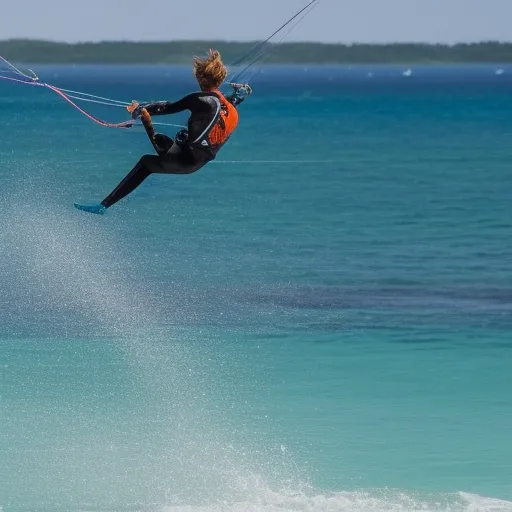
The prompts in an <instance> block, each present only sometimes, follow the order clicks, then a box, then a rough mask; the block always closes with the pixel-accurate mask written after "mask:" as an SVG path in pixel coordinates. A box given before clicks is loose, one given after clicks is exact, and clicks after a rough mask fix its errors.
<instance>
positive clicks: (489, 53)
mask: <svg viewBox="0 0 512 512" xmlns="http://www.w3.org/2000/svg"><path fill="white" fill-rule="evenodd" d="M254 44H255V43H240V42H227V41H171V42H99V43H76V44H69V43H57V42H51V41H36V40H28V39H11V40H7V41H0V55H2V56H4V57H6V58H7V59H8V60H11V61H14V62H18V63H30V64H189V63H190V62H191V57H192V56H193V55H202V54H204V53H205V52H206V51H207V50H208V49H209V48H216V49H218V50H219V51H220V52H221V53H222V55H223V57H224V60H225V61H226V62H227V63H229V62H231V61H234V60H235V59H237V58H239V57H240V56H242V55H244V54H246V53H247V52H248V51H249V50H250V49H251V48H252V47H253V46H254ZM265 62H268V63H269V64H443V63H446V64H448V63H508V62H512V43H499V42H493V41H489V42H481V43H468V44H455V45H442V44H421V43H410V44H409V43H395V44H353V45H343V44H322V43H283V44H276V45H269V47H268V49H267V52H266V55H265Z"/></svg>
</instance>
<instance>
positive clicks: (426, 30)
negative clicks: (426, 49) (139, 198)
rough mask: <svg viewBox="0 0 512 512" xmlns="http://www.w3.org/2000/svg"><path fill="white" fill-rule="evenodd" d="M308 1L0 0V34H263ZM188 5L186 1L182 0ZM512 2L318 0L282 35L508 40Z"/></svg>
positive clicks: (65, 37)
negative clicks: (298, 24)
mask: <svg viewBox="0 0 512 512" xmlns="http://www.w3.org/2000/svg"><path fill="white" fill-rule="evenodd" d="M306 3H307V0H214V1H211V0H180V1H178V0H148V1H146V2H142V1H141V0H80V1H77V0H44V1H41V0H0V4H2V5H3V9H2V13H1V16H0V39H8V38H14V37H23V38H25V37H30V38H43V39H50V40H56V41H73V42H75V41H98V40H145V41H149V40H153V41H155V40H158V41H162V40H165V41H168V40H172V39H227V40H241V41H243V40H255V39H261V38H265V37H267V36H268V35H270V34H271V33H272V32H273V31H274V30H275V29H276V28H277V27H279V26H280V25H281V24H282V23H283V22H284V21H286V19H287V18H289V17H290V16H291V15H292V14H293V13H294V12H295V11H297V10H299V9H300V8H301V7H303V6H304V5H305V4H306ZM192 5H193V6H194V7H188V6H192ZM511 19H512V0H321V2H320V5H319V6H318V7H317V8H316V9H315V10H314V11H313V12H312V13H311V14H310V15H309V16H308V17H307V18H306V19H305V20H304V21H303V22H302V24H301V25H300V26H299V27H297V28H296V29H295V30H294V31H293V33H292V34H290V36H289V37H288V38H287V40H288V41H294V40H295V41H296V40H306V41H324V42H344V43H350V42H394V41H397V42H401V41H425V42H442V43H453V42H458V41H464V42H466V41H467V42H470V41H481V40H489V39H492V40H499V41H511V40H512V24H511V21H510V20H511Z"/></svg>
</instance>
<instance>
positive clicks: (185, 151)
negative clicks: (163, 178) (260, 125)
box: [101, 92, 243, 208]
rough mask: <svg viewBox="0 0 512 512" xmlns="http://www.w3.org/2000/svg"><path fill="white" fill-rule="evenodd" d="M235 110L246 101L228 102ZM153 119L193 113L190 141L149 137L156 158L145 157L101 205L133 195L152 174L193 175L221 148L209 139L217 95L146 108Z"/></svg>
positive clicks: (192, 96)
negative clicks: (176, 141)
mask: <svg viewBox="0 0 512 512" xmlns="http://www.w3.org/2000/svg"><path fill="white" fill-rule="evenodd" d="M226 99H227V100H228V101H229V102H230V103H231V104H232V105H234V106H236V105H238V104H240V103H241V102H242V101H243V98H241V97H240V96H238V95H236V94H233V95H232V96H229V97H227V98H226ZM144 108H145V109H146V110H147V112H148V113H149V114H150V115H151V116H157V115H167V114H176V113H178V112H183V111H184V110H190V112H191V115H190V118H189V120H188V137H187V139H186V141H184V142H183V143H181V144H177V143H175V141H173V140H172V139H171V138H170V137H167V136H166V135H162V134H154V135H152V134H150V133H149V131H148V127H147V126H146V130H147V131H148V135H149V136H150V140H151V142H152V143H153V146H154V147H155V150H156V151H157V153H158V154H157V155H144V156H143V157H142V158H141V159H140V160H139V161H138V162H137V164H136V165H135V167H134V168H133V169H132V170H131V171H130V172H129V173H128V174H127V175H126V177H125V178H124V179H123V180H122V181H121V182H120V183H119V185H118V186H117V187H116V188H115V189H114V190H113V191H112V192H111V193H110V194H109V195H108V196H107V197H106V198H105V199H104V200H103V201H102V202H101V204H102V205H103V206H105V207H106V208H109V207H110V206H112V205H113V204H115V203H117V202H118V201H120V200H121V199H123V198H124V197H126V196H127V195H128V194H130V193H131V192H133V191H134V190H135V189H136V188H137V187H138V186H139V185H140V184H141V183H142V182H143V181H144V180H145V179H146V178H147V177H148V176H149V175H150V174H153V173H157V174H190V173H193V172H196V171H198V170H199V169H201V168H202V167H203V166H205V165H206V164H207V163H208V162H210V161H211V160H213V159H214V158H215V156H216V154H217V152H218V151H219V149H220V147H221V146H213V145H212V144H211V143H210V140H209V138H208V136H209V134H210V132H211V131H212V129H213V128H214V126H215V124H216V123H217V122H218V120H219V115H220V111H221V109H222V108H223V107H222V102H221V100H220V98H219V96H218V95H217V94H215V93H214V92H197V93H193V94H189V95H188V96H185V97H184V98H182V99H181V100H179V101H177V102H174V103H171V102H166V101H162V102H158V103H151V104H149V105H144Z"/></svg>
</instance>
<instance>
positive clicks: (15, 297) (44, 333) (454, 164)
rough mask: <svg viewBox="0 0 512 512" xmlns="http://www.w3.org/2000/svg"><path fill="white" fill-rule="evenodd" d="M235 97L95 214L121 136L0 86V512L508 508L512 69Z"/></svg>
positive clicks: (275, 81) (137, 93)
mask: <svg viewBox="0 0 512 512" xmlns="http://www.w3.org/2000/svg"><path fill="white" fill-rule="evenodd" d="M499 68H502V70H503V72H497V70H498V69H499ZM36 71H37V72H38V73H39V75H40V77H41V79H43V80H45V81H48V82H50V83H53V84H55V85H57V86H59V87H65V88H68V89H73V90H79V91H83V92H87V93H90V94H97V95H101V96H106V97H113V98H116V99H120V100H126V101H127V102H129V101H131V100H132V99H138V100H161V99H168V100H173V99H178V98H179V97H181V96H182V95H184V94H186V93H187V92H189V91H191V90H194V89H195V85H194V82H193V77H192V74H191V71H190V69H188V68H184V67H165V66H155V67H141V66H139V67H137V66H135V67H97V66H78V67H45V66H43V67H38V68H37V69H36ZM404 72H405V75H404ZM408 75H410V76H408ZM253 85H254V95H253V96H252V97H251V98H250V99H249V100H248V101H247V102H246V103H244V104H243V105H242V106H241V107H240V125H239V128H238V130H237V132H236V133H235V135H234V136H233V137H232V139H231V141H230V142H229V144H228V145H227V146H226V147H225V148H224V149H223V150H222V152H221V153H220V154H219V156H218V158H217V160H216V161H215V162H213V163H211V164H210V165H209V166H207V167H206V168H204V169H203V170H201V171H200V172H198V173H195V174H192V175H188V176H168V175H158V176H151V177H149V178H148V180H147V181H146V182H145V183H143V185H141V187H140V188H139V189H138V190H137V191H136V192H135V193H134V194H133V195H132V196H130V197H129V198H128V199H126V200H124V201H122V202H121V203H119V204H118V205H116V206H114V207H113V208H111V209H110V210H109V211H108V212H107V214H106V215H104V216H102V217H97V216H92V215H88V214H85V213H82V212H78V211H76V210H74V209H73V202H74V201H77V200H101V199H103V197H104V196H105V195H106V194H107V193H108V192H110V190H111V189H112V188H113V187H114V186H115V185H116V184H117V183H118V182H119V181H120V180H121V178H123V177H124V175H125V174H126V173H127V172H128V171H129V170H130V169H131V167H132V166H133V165H134V163H135V162H136V161H137V160H138V159H139V157H140V156H141V155H142V154H144V153H150V152H151V150H152V148H151V145H150V144H149V142H148V140H147V138H146V137H145V134H144V133H143V132H141V131H140V130H138V129H133V130H127V131H123V130H115V129H108V128H103V127H100V126H98V125H96V124H94V123H92V122H91V121H89V120H88V119H86V118H85V117H83V116H82V115H81V114H80V113H78V112H77V111H76V110H74V109H73V108H72V107H70V106H69V105H67V104H66V103H65V102H63V101H62V100H61V99H60V98H59V97H58V96H57V95H55V94H53V93H52V92H51V91H50V90H45V89H43V88H39V87H27V86H24V85H20V84H13V83H7V82H0V98H1V109H0V161H1V167H0V173H1V186H0V205H1V208H0V510H1V511H2V512H26V511H30V512H32V511H33V512H135V511H137V512H139V511H140V512H177V511H180V512H197V511H201V512H211V511H218V512H260V511H265V512H267V511H269V512H270V511H272V512H285V511H286V512H288V511H294V512H295V511H300V512H310V511H311V512H317V511H318V512H333V511H336V512H337V511H355V512H368V511H420V510H421V511H435V512H439V511H451V512H462V511H470V512H476V511H481V512H487V511H512V393H511V391H512V253H511V251H512V201H511V189H512V171H511V169H512V150H511V148H512V116H511V113H512V94H511V91H512V67H510V66H498V65H496V66H472V67H465V66H454V67H413V68H412V70H411V72H410V73H409V72H406V69H405V68H399V67H385V66H366V67H362V66H354V67H285V68H278V67H267V68H264V69H263V72H262V73H261V74H259V75H258V76H257V77H256V78H255V80H254V82H253ZM83 106H84V107H86V108H87V109H89V111H90V112H92V113H94V114H95V115H97V116H99V117H102V118H104V119H107V120H109V121H121V120H124V119H126V116H125V113H124V111H123V110H122V109H115V108H111V107H107V106H102V105H95V104H84V105H83ZM166 121H169V122H176V123H177V124H181V123H183V122H184V121H186V117H185V116H183V115H178V116H174V118H172V119H166ZM168 133H169V134H170V135H173V132H172V131H171V132H168Z"/></svg>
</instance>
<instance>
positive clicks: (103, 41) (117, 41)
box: [0, 37, 512, 47]
mask: <svg viewBox="0 0 512 512" xmlns="http://www.w3.org/2000/svg"><path fill="white" fill-rule="evenodd" d="M17 41H24V42H31V43H51V44H65V45H69V46H78V45H85V44H173V43H212V42H214V43H223V44H251V43H259V42H261V40H259V39H251V40H245V41H241V40H238V39H168V40H164V39H162V40H135V39H100V40H81V41H60V40H55V39H45V38H31V37H10V38H8V39H0V44H1V43H9V42H17ZM270 44H273V45H292V44H315V45H323V46H358V45H371V46H394V45H422V46H449V47H451V46H459V45H477V44H494V45H498V44H504V45H506V44H512V39H511V40H510V41H505V40H499V39H481V40H474V41H457V42H450V43H449V42H432V41H430V42H429V41H387V42H382V41H380V42H377V41H352V42H342V41H339V42H333V41H330V42H328V41H315V40H300V41H299V40H297V41H283V42H278V43H273V42H270Z"/></svg>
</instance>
